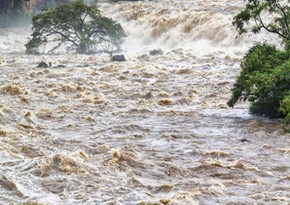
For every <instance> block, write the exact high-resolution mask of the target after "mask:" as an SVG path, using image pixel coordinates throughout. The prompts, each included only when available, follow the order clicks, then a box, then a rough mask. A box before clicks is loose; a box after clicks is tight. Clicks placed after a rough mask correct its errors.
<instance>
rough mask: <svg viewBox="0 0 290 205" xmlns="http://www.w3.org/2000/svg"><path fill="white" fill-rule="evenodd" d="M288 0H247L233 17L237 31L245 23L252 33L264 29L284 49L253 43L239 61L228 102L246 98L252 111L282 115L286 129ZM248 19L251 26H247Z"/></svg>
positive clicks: (289, 102) (289, 110) (289, 101)
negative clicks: (273, 35) (239, 65)
mask: <svg viewBox="0 0 290 205" xmlns="http://www.w3.org/2000/svg"><path fill="white" fill-rule="evenodd" d="M287 2H288V3H287ZM289 2H290V1H279V0H271V1H266V0H248V1H247V4H246V7H245V9H244V10H242V11H241V12H240V13H239V14H238V15H237V16H235V18H234V21H233V24H234V25H235V26H236V28H237V29H238V31H239V32H240V33H244V32H246V31H247V28H246V26H247V25H248V27H250V28H251V30H252V31H253V32H254V33H256V32H259V31H260V30H261V29H265V30H266V31H268V32H270V33H274V34H276V35H277V36H278V37H279V38H281V40H282V43H283V45H284V49H283V50H278V49H277V48H276V47H275V46H272V45H269V44H267V43H258V44H256V45H255V46H253V47H252V48H251V49H250V50H249V51H248V52H247V54H246V55H245V56H244V58H243V60H242V63H241V68H242V70H241V73H240V74H239V76H238V77H237V79H236V82H235V84H234V87H233V88H232V96H231V98H230V100H229V101H228V105H229V106H231V107H233V106H234V105H235V104H236V103H237V102H238V101H239V100H245V101H249V102H250V103H251V106H250V112H251V113H253V114H257V115H263V116H267V117H282V118H284V125H285V128H286V130H287V131H290V129H289V124H290V43H289V42H290V29H289V27H290V7H289ZM265 15H266V16H267V18H265ZM265 19H266V21H267V22H265ZM250 22H254V25H253V26H249V23H250Z"/></svg>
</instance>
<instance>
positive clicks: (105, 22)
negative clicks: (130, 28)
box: [25, 0, 125, 54]
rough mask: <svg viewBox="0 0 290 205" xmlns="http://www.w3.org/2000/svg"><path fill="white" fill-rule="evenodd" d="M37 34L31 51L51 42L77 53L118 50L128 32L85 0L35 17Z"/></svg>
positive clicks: (32, 52)
mask: <svg viewBox="0 0 290 205" xmlns="http://www.w3.org/2000/svg"><path fill="white" fill-rule="evenodd" d="M32 24H33V27H32V29H33V33H32V38H31V39H30V41H29V42H28V43H27V44H26V45H25V46H26V51H27V53H30V54H36V53H39V49H40V47H42V46H44V45H46V44H50V45H53V46H54V47H53V48H52V49H50V51H54V50H55V49H58V48H59V47H61V46H65V47H66V48H67V49H68V50H74V51H76V52H77V53H89V52H94V51H96V50H98V49H106V50H109V51H112V50H113V49H118V48H119V46H120V44H121V43H122V39H123V37H125V33H124V30H123V28H122V27H121V25H120V24H118V23H116V22H115V21H113V20H112V19H110V18H106V17H103V16H102V15H101V14H100V11H99V10H98V7H97V6H96V5H95V4H91V5H86V4H85V3H84V2H83V1H81V0H76V1H72V2H69V3H66V4H60V5H59V6H57V7H56V8H53V9H47V10H44V11H43V12H41V13H40V14H38V15H36V16H34V17H33V18H32Z"/></svg>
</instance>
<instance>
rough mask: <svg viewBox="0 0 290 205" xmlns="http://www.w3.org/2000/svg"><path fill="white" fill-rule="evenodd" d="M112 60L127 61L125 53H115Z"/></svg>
mask: <svg viewBox="0 0 290 205" xmlns="http://www.w3.org/2000/svg"><path fill="white" fill-rule="evenodd" d="M111 60H112V61H118V62H121V61H126V59H125V56H124V54H120V55H113V56H112V59H111Z"/></svg>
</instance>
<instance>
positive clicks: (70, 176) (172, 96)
mask: <svg viewBox="0 0 290 205" xmlns="http://www.w3.org/2000/svg"><path fill="white" fill-rule="evenodd" d="M242 5H243V1H234V0H228V1H226V0H218V1H208V0H197V1H182V0H175V1H174V0H171V1H170V0H165V1H158V2H153V1H146V2H131V3H119V4H114V5H109V4H106V3H102V4H101V5H100V9H101V10H102V12H103V13H105V14H106V15H109V16H111V17H112V18H114V19H116V20H118V21H119V22H120V23H121V24H122V25H123V27H124V28H125V30H126V33H127V35H128V37H127V39H126V42H125V43H124V45H123V48H124V50H125V51H124V53H125V56H126V59H127V61H126V62H110V61H109V57H108V55H106V54H97V55H77V54H66V53H64V52H60V53H58V54H44V55H39V56H28V55H26V54H25V53H24V46H23V45H24V43H25V42H26V41H27V37H29V33H30V30H29V28H17V29H2V30H0V49H1V50H0V52H1V55H0V204H25V205H29V204H31V205H32V204H35V205H36V204H66V205H69V204H88V205H90V204H100V205H105V204H108V205H119V204H120V205H123V204H126V205H131V204H132V205H135V204H140V205H149V204H151V205H153V204H156V205H157V204H159V205H162V204H172V205H187V204H188V205H203V204H205V205H213V204H225V205H242V204H243V205H249V204H252V205H254V204H257V205H258V204H259V205H260V204H267V205H272V204H273V205H274V204H275V205H276V204H277V205H281V204H282V205H289V204H290V135H289V134H285V133H284V131H283V129H282V127H281V124H280V123H281V122H280V121H279V120H269V119H265V118H257V117H255V116H252V115H250V114H249V113H248V104H247V103H239V104H238V105H237V106H236V107H235V108H234V109H232V108H228V107H227V105H226V102H227V100H228V98H229V96H230V88H231V87H232V85H233V83H234V80H235V77H236V76H237V75H238V73H239V71H240V67H239V62H240V60H241V58H242V56H243V54H244V53H245V52H246V50H247V49H248V48H249V47H250V46H251V45H252V43H253V42H254V41H256V40H263V39H269V40H270V41H272V42H273V41H274V42H275V39H273V38H272V37H271V36H267V35H266V34H263V33H262V34H260V35H258V36H253V35H252V34H247V35H245V36H242V37H241V36H238V35H237V32H236V31H235V29H234V28H233V27H232V25H231V20H232V18H233V16H234V15H235V14H236V13H237V12H238V11H239V10H240V9H241V7H242ZM151 49H162V50H163V54H161V55H156V56H152V55H149V51H150V50H151ZM41 61H45V62H51V65H52V67H49V68H38V67H37V65H38V63H39V62H41Z"/></svg>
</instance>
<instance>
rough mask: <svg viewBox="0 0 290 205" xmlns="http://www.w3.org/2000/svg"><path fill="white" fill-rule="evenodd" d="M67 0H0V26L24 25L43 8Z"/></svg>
mask: <svg viewBox="0 0 290 205" xmlns="http://www.w3.org/2000/svg"><path fill="white" fill-rule="evenodd" d="M68 1H69V0H0V27H9V26H19V25H25V24H27V23H29V22H30V21H31V16H32V15H34V14H36V13H39V12H40V11H41V10H43V9H45V8H50V7H53V6H55V5H57V4H59V3H64V2H68Z"/></svg>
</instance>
